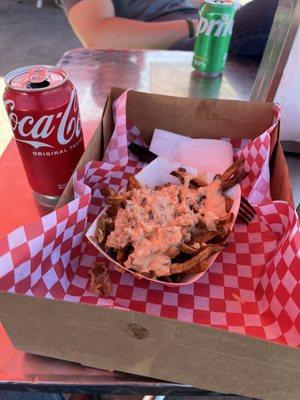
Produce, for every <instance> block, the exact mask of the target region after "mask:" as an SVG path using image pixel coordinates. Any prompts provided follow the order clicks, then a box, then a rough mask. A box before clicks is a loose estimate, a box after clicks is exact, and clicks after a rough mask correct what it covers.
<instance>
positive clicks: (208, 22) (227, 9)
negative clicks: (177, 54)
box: [193, 0, 235, 78]
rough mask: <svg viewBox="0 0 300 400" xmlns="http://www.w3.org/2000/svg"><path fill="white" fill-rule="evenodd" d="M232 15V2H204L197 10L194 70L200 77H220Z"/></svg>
mask: <svg viewBox="0 0 300 400" xmlns="http://www.w3.org/2000/svg"><path fill="white" fill-rule="evenodd" d="M234 14H235V0H205V2H204V5H203V6H202V7H201V8H200V10H199V27H198V32H197V37H196V40H195V47H194V53H195V54H194V59H193V67H194V68H195V69H196V70H197V71H198V73H199V74H200V75H201V76H205V77H211V78H215V77H218V76H220V75H221V73H222V71H223V69H224V67H225V63H226V59H227V54H228V49H229V44H230V39H231V35H232V28H233V23H234Z"/></svg>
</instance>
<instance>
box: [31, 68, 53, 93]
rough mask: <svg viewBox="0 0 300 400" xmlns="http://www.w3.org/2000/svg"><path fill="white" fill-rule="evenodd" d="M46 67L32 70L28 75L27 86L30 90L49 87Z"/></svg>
mask: <svg viewBox="0 0 300 400" xmlns="http://www.w3.org/2000/svg"><path fill="white" fill-rule="evenodd" d="M47 78H48V71H47V68H46V67H42V66H41V67H39V68H32V69H31V70H30V71H29V74H28V85H27V87H28V88H30V89H39V88H44V87H47V86H49V85H50V82H49V80H47Z"/></svg>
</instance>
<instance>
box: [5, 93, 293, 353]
mask: <svg viewBox="0 0 300 400" xmlns="http://www.w3.org/2000/svg"><path fill="white" fill-rule="evenodd" d="M126 96H127V94H126V93H125V94H123V95H122V96H121V97H120V98H119V99H118V100H117V101H116V102H115V104H114V116H115V130H114V133H113V136H112V139H111V141H110V143H109V146H108V149H107V151H106V154H105V157H104V160H103V161H102V162H90V163H88V164H87V165H86V166H85V167H84V168H83V169H81V170H80V171H79V172H78V173H77V174H76V175H75V176H74V180H73V182H74V192H75V200H74V201H72V202H71V203H69V204H67V205H66V206H64V207H62V208H61V209H59V210H57V211H54V212H52V213H51V214H49V215H47V216H45V217H43V218H41V219H39V220H37V221H35V222H34V223H32V224H29V225H26V226H22V227H20V228H18V229H16V230H15V231H13V232H11V233H10V234H9V235H8V236H7V237H5V238H4V239H2V241H1V242H0V290H4V291H7V292H11V293H22V294H25V295H30V296H38V297H47V298H56V299H62V300H65V301H73V302H85V303H91V304H95V305H99V306H107V307H123V308H124V309H128V310H135V311H139V312H142V313H147V314H151V315H156V316H162V317H168V318H174V319H177V320H180V321H186V322H190V323H195V324H201V325H209V326H213V327H216V328H222V329H226V330H228V331H231V332H237V333H240V334H244V335H250V336H255V337H259V338H262V339H267V340H271V341H274V342H280V343H283V344H287V345H290V346H300V313H299V309H300V285H299V281H300V250H299V249H300V228H299V221H298V219H297V215H296V213H295V210H294V209H293V208H292V207H290V206H289V205H288V204H287V203H285V202H283V201H275V202H272V200H271V197H270V191H269V168H268V161H269V151H270V138H271V136H272V132H273V130H274V128H275V127H276V125H277V123H278V120H279V109H278V108H277V107H275V109H274V118H275V120H274V125H273V126H272V127H270V129H268V130H267V131H266V132H264V133H262V134H261V136H260V137H258V138H257V139H255V140H254V141H249V140H236V139H235V140H232V145H233V147H234V150H235V154H236V156H237V157H239V156H243V157H245V159H246V168H247V169H248V170H249V177H248V178H247V179H245V181H244V182H243V183H242V191H243V194H244V195H245V196H247V197H248V199H249V200H250V201H251V202H252V204H253V205H254V206H255V209H256V211H257V216H256V217H255V219H254V220H253V221H252V222H251V223H250V224H249V225H245V224H240V223H237V224H236V225H235V227H234V230H233V232H232V233H231V235H230V236H229V238H228V239H227V247H226V248H225V249H224V250H223V251H222V252H221V253H220V254H219V256H218V258H217V260H216V262H215V263H214V264H213V265H212V267H211V268H210V269H209V271H207V273H206V274H205V275H204V276H202V277H201V278H200V280H199V281H197V282H196V283H194V284H190V285H187V286H181V287H179V288H174V287H172V288H171V287H166V286H164V285H163V284H161V283H151V282H149V281H147V280H145V279H141V280H138V279H136V278H135V277H134V276H133V275H131V274H129V273H124V274H121V273H119V272H117V271H115V270H114V268H113V265H110V266H109V269H110V275H111V278H112V283H113V285H112V293H111V295H110V296H109V297H108V298H106V299H104V298H101V297H99V296H96V295H95V294H93V293H92V292H90V290H89V287H88V269H89V268H90V266H92V265H93V264H94V262H95V261H96V260H97V261H104V262H105V263H107V260H106V259H103V258H102V256H101V257H99V255H98V253H97V250H96V249H95V248H94V247H93V246H92V245H91V244H90V243H89V242H88V241H87V240H86V238H85V237H84V232H85V229H86V228H87V226H89V224H90V223H91V222H92V221H93V220H94V219H95V217H96V216H97V215H98V214H99V212H100V210H101V209H102V207H103V198H102V196H101V193H100V187H102V186H105V185H107V186H110V187H113V188H115V189H120V187H122V186H124V185H126V184H127V179H128V177H129V176H130V175H132V174H136V173H137V172H138V171H139V170H140V169H141V168H142V167H143V164H142V163H140V162H139V161H137V159H136V158H135V156H133V155H131V154H128V152H127V145H128V142H132V141H135V142H137V143H141V140H140V138H139V135H140V132H139V130H138V128H137V127H135V126H132V125H130V123H129V122H128V121H127V120H126ZM227 140H229V139H227Z"/></svg>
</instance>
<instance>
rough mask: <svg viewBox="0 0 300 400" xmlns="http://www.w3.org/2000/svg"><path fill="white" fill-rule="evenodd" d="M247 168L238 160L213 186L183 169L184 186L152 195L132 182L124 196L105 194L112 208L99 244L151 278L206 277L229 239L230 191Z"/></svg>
mask: <svg viewBox="0 0 300 400" xmlns="http://www.w3.org/2000/svg"><path fill="white" fill-rule="evenodd" d="M243 165H244V160H237V161H236V162H234V163H233V164H232V165H231V166H230V167H229V168H228V169H227V170H226V171H225V172H224V173H223V174H222V175H216V176H215V177H214V179H213V181H212V182H211V183H210V184H206V183H205V182H204V181H203V180H201V179H199V178H198V177H194V176H192V175H191V174H189V173H188V172H187V171H186V170H185V169H184V168H179V169H178V170H177V171H172V172H171V175H172V176H175V177H176V178H178V180H179V183H180V184H179V185H173V184H171V183H166V184H164V185H160V186H156V187H155V188H154V189H153V190H151V189H149V188H147V187H146V186H143V185H141V184H140V183H139V182H138V181H137V179H136V178H135V177H134V176H131V177H130V178H129V181H128V187H127V191H125V192H119V193H117V192H116V191H115V190H113V189H110V188H103V189H101V193H102V194H103V196H104V197H105V200H106V204H107V206H108V208H107V210H106V214H104V215H103V216H101V218H100V219H99V220H98V225H97V230H96V235H95V236H96V239H97V242H98V243H99V245H100V246H101V247H102V248H103V249H104V250H105V251H106V252H107V253H108V254H110V255H111V256H112V257H113V258H114V259H115V260H116V262H118V263H120V264H121V265H123V266H124V267H125V268H127V269H129V270H131V271H133V272H136V273H138V274H140V275H142V276H145V277H147V278H151V279H157V280H162V281H165V282H180V280H181V279H182V277H183V276H184V275H185V274H191V273H192V274H197V273H200V272H203V271H205V270H206V269H207V268H208V266H209V265H210V263H209V259H210V257H211V256H212V255H213V254H215V253H218V252H220V251H221V250H222V249H223V248H224V246H225V245H224V242H225V240H226V238H227V237H228V235H229V233H230V226H231V224H232V221H233V218H234V214H233V213H232V212H231V209H232V206H233V200H232V199H231V198H230V197H229V196H228V195H226V191H227V190H228V189H230V188H231V187H232V186H234V185H235V184H237V183H239V182H240V181H241V180H242V179H244V177H245V176H246V175H247V173H246V172H245V171H244V170H243Z"/></svg>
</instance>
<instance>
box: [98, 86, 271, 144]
mask: <svg viewBox="0 0 300 400" xmlns="http://www.w3.org/2000/svg"><path fill="white" fill-rule="evenodd" d="M122 92H123V90H122V89H117V88H113V89H112V91H111V96H110V99H111V100H110V101H111V102H113V101H114V100H115V99H116V98H118V97H119V95H120V94H121V93H122ZM273 106H274V105H273V103H258V102H246V101H235V100H212V99H199V98H197V99H191V98H179V97H173V96H164V95H156V94H148V93H142V92H135V91H130V92H129V94H128V99H127V117H128V119H129V121H130V122H132V123H133V124H135V125H137V127H138V128H139V129H140V130H141V132H142V134H143V137H144V138H145V140H146V142H147V143H150V141H151V137H152V134H153V131H154V129H155V128H158V129H165V130H169V131H171V132H175V133H180V134H182V135H185V136H190V137H204V138H222V137H223V138H224V137H232V138H245V137H248V138H252V139H253V138H255V137H257V136H259V135H260V134H261V133H263V132H264V131H266V130H267V129H268V128H269V127H270V126H271V125H272V123H273V119H274V113H273ZM105 133H106V132H104V134H105ZM105 143H106V141H105Z"/></svg>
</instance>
